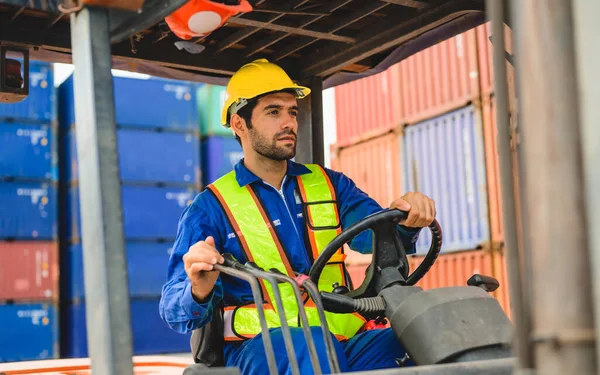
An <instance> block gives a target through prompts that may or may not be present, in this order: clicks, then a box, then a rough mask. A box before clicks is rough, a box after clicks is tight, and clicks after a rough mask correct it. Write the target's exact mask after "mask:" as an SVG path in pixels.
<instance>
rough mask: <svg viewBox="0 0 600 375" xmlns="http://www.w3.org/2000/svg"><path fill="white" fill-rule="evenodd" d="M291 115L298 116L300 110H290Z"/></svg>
mask: <svg viewBox="0 0 600 375" xmlns="http://www.w3.org/2000/svg"><path fill="white" fill-rule="evenodd" d="M290 115H292V116H294V117H298V111H290Z"/></svg>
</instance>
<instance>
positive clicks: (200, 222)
mask: <svg viewBox="0 0 600 375" xmlns="http://www.w3.org/2000/svg"><path fill="white" fill-rule="evenodd" d="M216 228H217V227H216V226H214V225H213V224H212V222H211V219H210V215H209V214H208V213H207V212H206V211H205V210H203V209H202V208H200V207H199V206H198V204H197V203H196V201H194V202H193V203H192V204H190V205H189V206H188V207H187V208H186V209H185V210H184V212H183V213H182V215H181V218H180V220H179V224H178V228H177V238H176V240H175V244H174V247H173V252H172V253H171V256H170V258H169V264H168V270H167V282H166V283H165V285H164V286H163V288H162V294H161V299H160V305H159V309H160V316H161V318H162V319H163V320H164V321H165V323H167V325H168V326H169V327H170V328H171V329H173V330H174V331H177V332H179V333H187V332H189V331H192V330H194V329H198V328H202V327H203V326H204V325H206V324H207V323H209V322H210V321H211V319H212V314H213V308H214V306H216V305H217V304H218V303H219V302H220V301H221V300H222V298H223V287H222V284H221V279H220V278H219V279H218V280H217V283H216V284H215V287H214V289H213V291H212V292H211V294H210V296H209V297H208V300H207V301H206V302H205V303H198V302H196V300H195V299H194V298H193V297H192V288H191V283H190V281H189V279H188V277H187V274H186V272H185V268H184V264H183V256H184V255H185V254H186V253H187V251H188V249H189V248H190V247H191V246H192V245H193V244H195V243H196V242H198V241H203V240H205V239H206V237H208V236H213V238H214V239H215V245H216V247H217V249H220V248H221V244H222V239H221V237H220V235H219V233H218V231H217V230H216Z"/></svg>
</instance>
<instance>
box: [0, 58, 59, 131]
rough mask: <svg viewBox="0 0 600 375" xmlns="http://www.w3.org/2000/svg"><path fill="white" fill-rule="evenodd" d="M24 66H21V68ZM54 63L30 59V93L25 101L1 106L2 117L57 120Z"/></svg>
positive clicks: (37, 120)
mask: <svg viewBox="0 0 600 375" xmlns="http://www.w3.org/2000/svg"><path fill="white" fill-rule="evenodd" d="M22 69H23V66H21V70H22ZM56 98H57V95H56V88H55V87H54V71H53V68H52V64H49V63H45V62H40V61H31V60H30V61H29V95H28V96H27V98H25V99H24V100H23V101H20V102H18V103H12V104H2V105H1V106H0V118H9V119H12V120H15V121H25V122H42V123H50V122H52V121H55V120H56V117H57V116H56V113H57V103H56V100H57V99H56Z"/></svg>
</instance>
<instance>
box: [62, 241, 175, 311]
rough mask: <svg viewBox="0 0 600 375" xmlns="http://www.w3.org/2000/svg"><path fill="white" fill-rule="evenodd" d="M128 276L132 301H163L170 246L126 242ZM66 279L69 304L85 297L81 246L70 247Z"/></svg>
mask: <svg viewBox="0 0 600 375" xmlns="http://www.w3.org/2000/svg"><path fill="white" fill-rule="evenodd" d="M125 249H126V252H127V276H128V278H129V295H130V296H131V297H160V294H161V290H162V287H163V285H164V283H165V282H166V281H167V263H168V262H169V257H170V255H171V252H172V251H173V244H172V243H171V242H165V243H159V242H127V243H126V244H125ZM66 265H67V266H66V269H64V270H63V272H62V274H63V277H64V278H65V279H66V282H65V283H64V285H65V287H66V291H65V293H64V294H63V296H64V297H65V298H66V300H68V301H72V300H76V299H83V298H84V297H85V287H84V284H83V283H84V281H83V280H84V276H83V274H84V272H83V251H82V246H81V245H73V246H70V247H69V251H68V253H67V254H66Z"/></svg>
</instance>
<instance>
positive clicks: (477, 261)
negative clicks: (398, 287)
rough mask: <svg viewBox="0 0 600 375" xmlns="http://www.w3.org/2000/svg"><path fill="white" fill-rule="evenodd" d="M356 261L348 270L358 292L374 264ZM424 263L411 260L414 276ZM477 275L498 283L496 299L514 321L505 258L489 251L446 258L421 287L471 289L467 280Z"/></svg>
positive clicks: (429, 273)
mask: <svg viewBox="0 0 600 375" xmlns="http://www.w3.org/2000/svg"><path fill="white" fill-rule="evenodd" d="M352 258H353V259H354V260H355V262H353V263H348V262H347V263H346V267H347V269H348V273H349V274H350V277H351V278H352V284H353V286H354V288H358V287H359V286H360V285H361V284H362V282H363V280H364V278H365V270H366V267H367V266H368V264H369V262H370V258H367V257H365V256H364V255H361V256H360V259H361V260H363V263H357V262H356V259H357V257H354V256H353V257H352ZM422 261H423V257H422V256H410V257H409V263H410V270H411V272H413V271H414V270H415V269H416V268H417V267H418V266H419V265H420V264H421V262H422ZM476 273H478V274H482V275H486V276H492V277H494V278H496V279H498V281H499V283H500V287H499V288H498V289H497V290H496V291H495V292H493V293H492V295H493V296H494V297H495V298H496V299H497V300H498V302H499V303H500V305H501V306H502V308H503V309H504V311H505V312H506V314H508V315H509V317H510V313H511V312H510V303H509V297H508V285H507V282H508V278H507V272H506V265H505V260H504V256H503V255H500V254H496V253H492V252H489V251H485V250H471V251H464V252H459V253H449V254H442V255H440V256H439V257H438V259H437V261H436V262H435V264H434V265H433V267H431V269H430V270H429V272H428V273H427V274H426V275H425V277H423V278H422V279H421V280H420V281H419V282H418V283H417V285H418V286H420V287H421V288H423V289H425V290H427V289H435V288H444V287H449V286H461V285H467V280H468V279H469V278H470V277H471V276H473V274H476Z"/></svg>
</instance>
